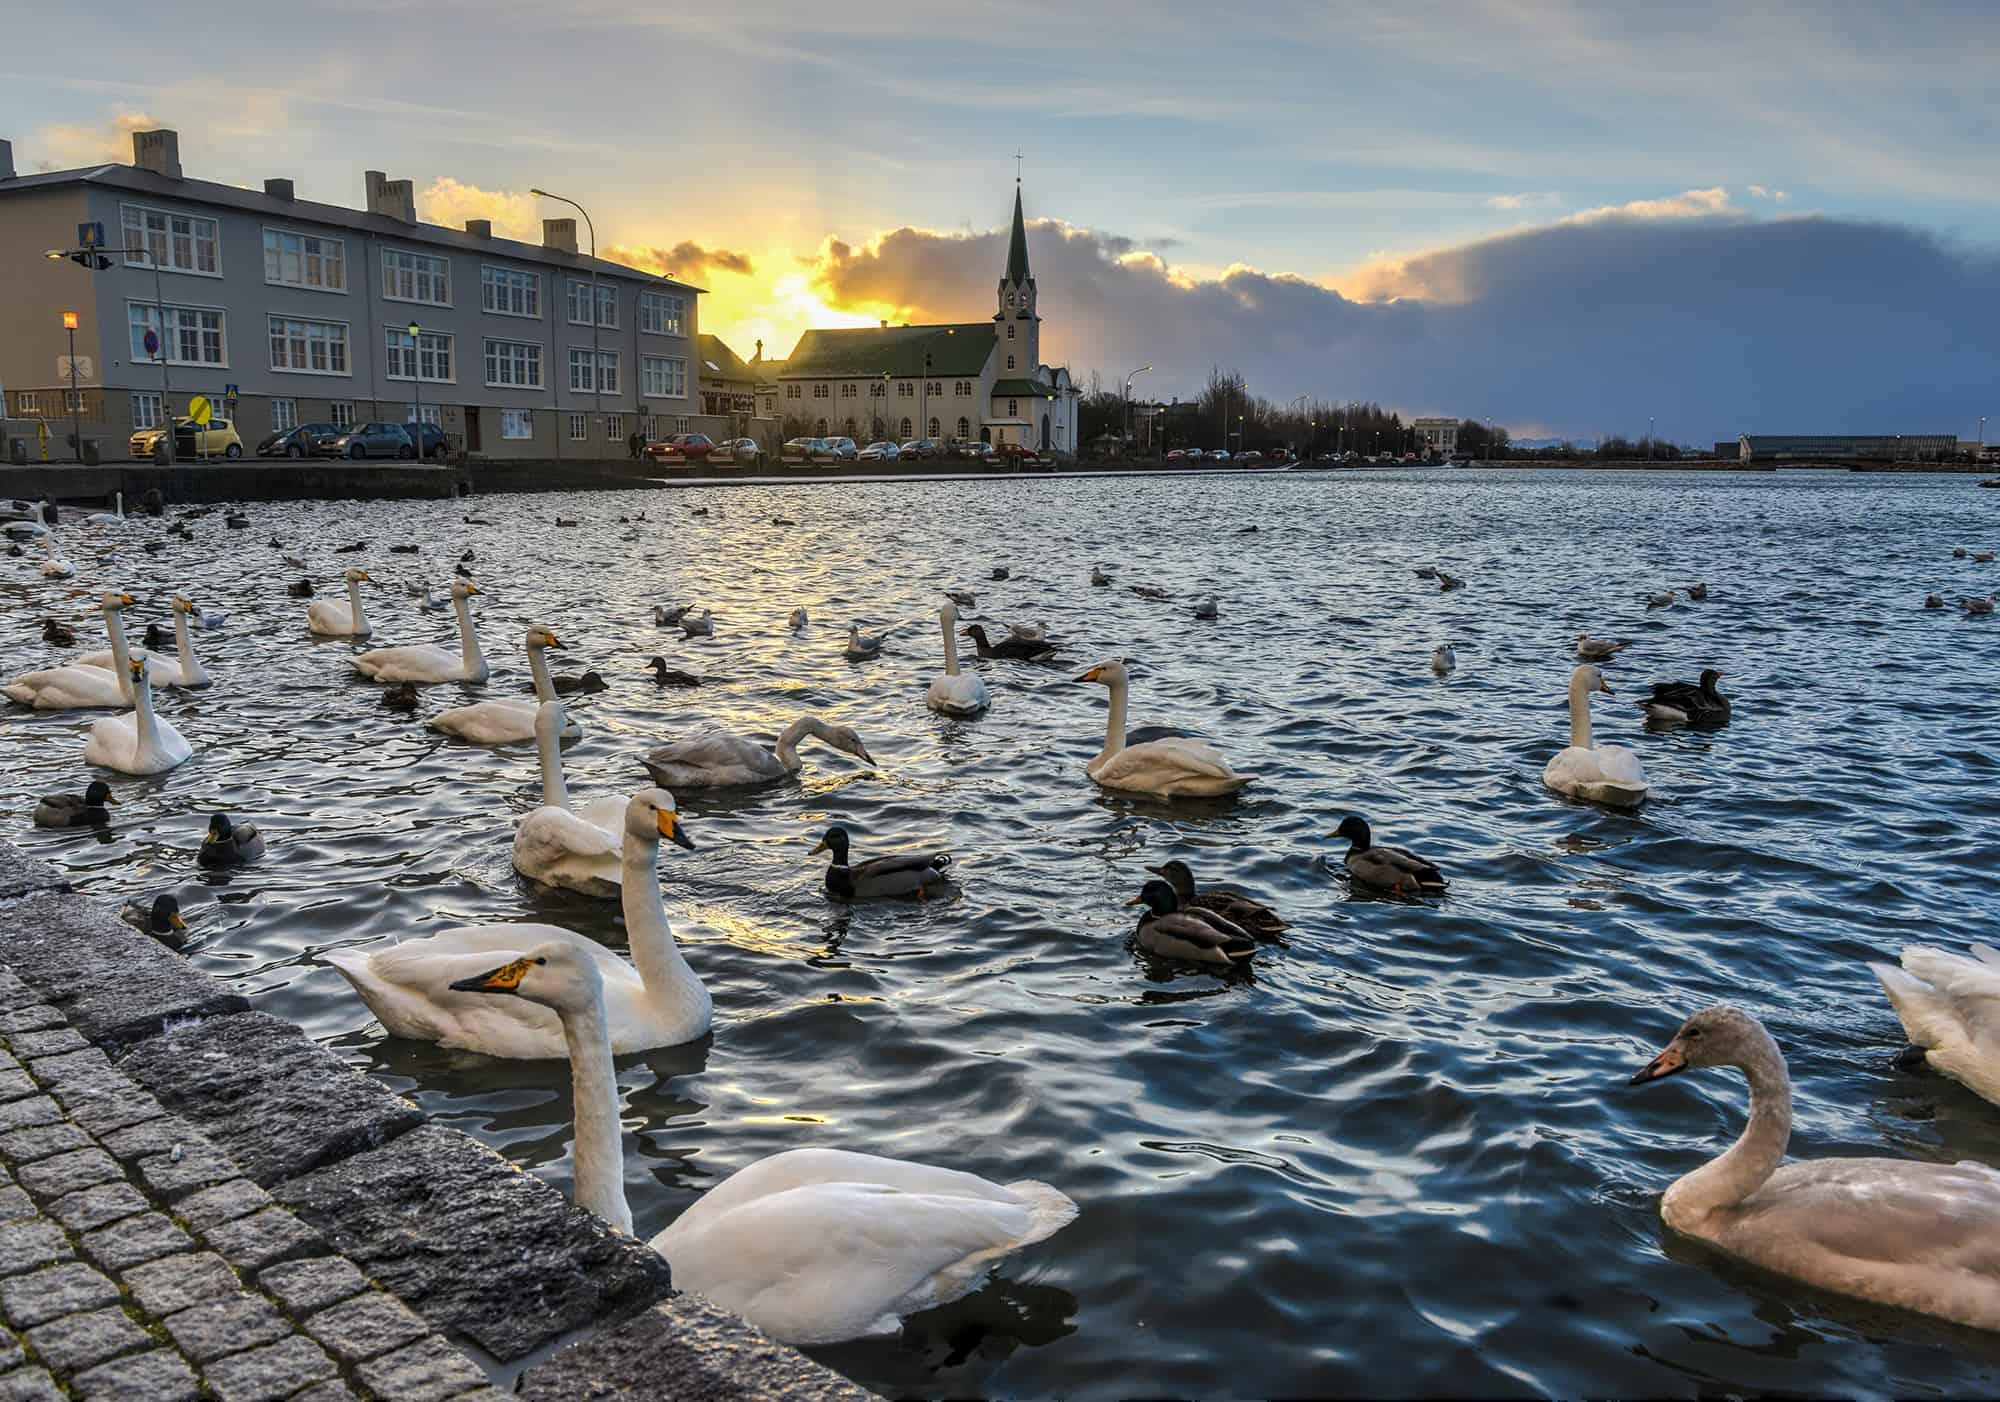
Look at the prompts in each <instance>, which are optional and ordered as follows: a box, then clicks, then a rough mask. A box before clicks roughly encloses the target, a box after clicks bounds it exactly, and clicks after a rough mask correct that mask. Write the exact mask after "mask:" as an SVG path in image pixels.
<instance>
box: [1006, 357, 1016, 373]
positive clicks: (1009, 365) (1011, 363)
mask: <svg viewBox="0 0 2000 1402" xmlns="http://www.w3.org/2000/svg"><path fill="white" fill-rule="evenodd" d="M1007 368H1008V369H1009V370H1012V369H1013V368H1014V357H1013V356H1011V355H1010V356H1008V357H1007Z"/></svg>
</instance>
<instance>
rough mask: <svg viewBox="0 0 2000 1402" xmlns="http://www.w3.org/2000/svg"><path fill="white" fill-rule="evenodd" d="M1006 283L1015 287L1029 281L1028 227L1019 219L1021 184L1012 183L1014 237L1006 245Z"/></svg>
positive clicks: (1017, 182)
mask: <svg viewBox="0 0 2000 1402" xmlns="http://www.w3.org/2000/svg"><path fill="white" fill-rule="evenodd" d="M1007 281H1009V282H1011V283H1013V284H1014V285H1015V286H1016V287H1019V286H1022V285H1024V284H1026V283H1027V282H1028V281H1029V275H1028V225H1027V221H1026V220H1024V219H1023V218H1022V217H1021V182H1020V181H1018V180H1017V181H1015V182H1014V236H1013V238H1011V239H1010V240H1008V243H1007Z"/></svg>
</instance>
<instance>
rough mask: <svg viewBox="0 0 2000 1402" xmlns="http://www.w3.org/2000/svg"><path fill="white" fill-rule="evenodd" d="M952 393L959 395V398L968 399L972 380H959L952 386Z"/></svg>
mask: <svg viewBox="0 0 2000 1402" xmlns="http://www.w3.org/2000/svg"><path fill="white" fill-rule="evenodd" d="M952 393H953V394H955V395H957V396H959V397H960V398H961V399H970V398H971V397H972V381H970V380H960V381H959V382H958V384H957V385H956V386H954V387H953V389H952Z"/></svg>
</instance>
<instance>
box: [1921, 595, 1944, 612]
mask: <svg viewBox="0 0 2000 1402" xmlns="http://www.w3.org/2000/svg"><path fill="white" fill-rule="evenodd" d="M1924 607H1925V608H1927V609H1941V608H1943V607H1944V596H1943V595H1941V594H1926V595H1924Z"/></svg>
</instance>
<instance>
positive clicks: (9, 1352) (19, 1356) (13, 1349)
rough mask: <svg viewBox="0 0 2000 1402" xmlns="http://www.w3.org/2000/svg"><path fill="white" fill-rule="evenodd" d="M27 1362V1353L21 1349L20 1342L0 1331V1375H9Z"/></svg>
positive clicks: (10, 1334) (6, 1331) (4, 1330)
mask: <svg viewBox="0 0 2000 1402" xmlns="http://www.w3.org/2000/svg"><path fill="white" fill-rule="evenodd" d="M27 1361H28V1351H27V1350H26V1349H24V1348H22V1347H21V1341H20V1340H19V1339H17V1338H15V1337H14V1335H13V1334H12V1333H11V1332H10V1331H8V1330H6V1329H0V1374H5V1373H11V1372H13V1371H14V1370H15V1369H16V1368H18V1367H20V1366H21V1365H22V1364H23V1363H25V1362H27Z"/></svg>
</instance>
